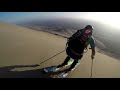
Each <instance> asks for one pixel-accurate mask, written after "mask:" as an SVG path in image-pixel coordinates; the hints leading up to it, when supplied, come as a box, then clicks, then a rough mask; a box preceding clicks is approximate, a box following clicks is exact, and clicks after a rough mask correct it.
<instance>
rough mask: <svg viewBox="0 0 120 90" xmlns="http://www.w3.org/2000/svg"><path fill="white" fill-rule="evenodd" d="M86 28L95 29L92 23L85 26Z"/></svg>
mask: <svg viewBox="0 0 120 90" xmlns="http://www.w3.org/2000/svg"><path fill="white" fill-rule="evenodd" d="M85 29H92V30H93V29H94V28H93V27H92V26H91V25H87V26H86V27H85Z"/></svg>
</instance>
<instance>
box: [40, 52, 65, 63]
mask: <svg viewBox="0 0 120 90" xmlns="http://www.w3.org/2000/svg"><path fill="white" fill-rule="evenodd" d="M64 51H65V50H63V51H61V52H59V53H57V54H56V55H54V56H52V57H50V58H48V59H46V60H44V61H43V62H41V63H40V65H41V64H42V63H44V62H46V61H48V60H50V59H52V58H54V57H55V56H57V55H59V54H60V53H62V52H64Z"/></svg>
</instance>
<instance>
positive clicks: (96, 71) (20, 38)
mask: <svg viewBox="0 0 120 90" xmlns="http://www.w3.org/2000/svg"><path fill="white" fill-rule="evenodd" d="M66 41H67V40H66V38H63V37H61V36H57V35H53V34H50V33H47V32H42V31H34V30H31V29H27V28H23V27H20V26H16V25H12V24H8V23H0V70H1V71H0V77H4V76H6V77H10V76H7V75H6V74H7V73H3V72H2V68H3V67H7V66H15V65H23V67H14V68H12V69H11V71H14V72H15V71H29V70H38V71H39V69H41V68H44V67H48V66H53V65H57V64H60V63H62V61H63V60H64V59H65V58H66V53H65V52H64V53H61V54H60V55H58V56H56V57H54V58H52V59H51V60H49V61H48V62H45V63H44V64H42V65H40V66H37V67H31V66H30V65H35V64H39V63H41V62H42V61H44V60H46V59H47V58H49V57H51V56H53V55H55V54H56V53H59V52H60V51H62V50H64V49H65V44H66ZM90 55H91V51H90V50H89V51H88V52H87V53H85V54H84V57H83V58H82V60H81V61H80V65H79V66H78V67H77V68H76V69H75V70H74V71H73V73H71V74H70V75H69V78H89V77H90V69H91V59H90ZM24 65H28V67H24ZM119 69H120V61H119V60H117V59H114V58H112V57H109V56H107V55H104V54H102V53H98V52H97V53H96V57H95V59H94V64H93V78H119V77H120V70H119ZM11 73H12V72H11ZM3 74H4V75H3ZM32 74H34V73H32ZM35 74H36V73H35ZM35 74H34V75H35ZM19 75H21V74H19ZM19 75H18V77H19ZM23 77H24V76H23ZM35 77H37V75H35Z"/></svg>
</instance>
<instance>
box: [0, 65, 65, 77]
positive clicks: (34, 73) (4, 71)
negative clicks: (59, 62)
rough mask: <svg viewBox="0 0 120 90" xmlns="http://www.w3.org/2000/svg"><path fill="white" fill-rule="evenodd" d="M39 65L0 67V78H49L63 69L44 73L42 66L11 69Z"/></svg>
mask: <svg viewBox="0 0 120 90" xmlns="http://www.w3.org/2000/svg"><path fill="white" fill-rule="evenodd" d="M38 66H39V65H37V64H36V65H15V66H6V67H0V78H51V77H50V76H51V75H56V74H59V73H62V72H64V71H65V70H64V71H59V72H52V73H45V72H43V69H44V68H41V69H35V70H25V71H12V70H13V69H15V68H27V67H32V68H34V67H38Z"/></svg>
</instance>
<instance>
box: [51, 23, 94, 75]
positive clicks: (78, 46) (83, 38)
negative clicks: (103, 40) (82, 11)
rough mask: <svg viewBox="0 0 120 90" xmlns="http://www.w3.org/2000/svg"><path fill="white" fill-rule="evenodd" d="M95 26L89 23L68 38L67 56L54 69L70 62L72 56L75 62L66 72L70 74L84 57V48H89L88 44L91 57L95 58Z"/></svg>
mask: <svg viewBox="0 0 120 90" xmlns="http://www.w3.org/2000/svg"><path fill="white" fill-rule="evenodd" d="M92 33H93V27H92V26H91V25H87V26H86V27H85V28H83V29H80V30H77V32H76V33H74V34H73V35H72V36H71V37H70V38H68V42H67V44H66V45H67V48H66V54H67V57H66V59H65V60H64V62H63V63H62V64H60V65H57V66H56V67H55V68H54V69H53V71H56V70H59V69H60V68H61V67H63V66H65V65H67V64H68V62H69V60H70V58H72V59H74V61H73V63H72V64H71V66H70V68H68V69H67V70H66V71H65V72H64V74H66V75H67V74H68V72H70V71H71V70H72V69H74V67H75V66H76V64H77V63H78V61H79V60H81V58H82V57H83V54H84V50H85V49H87V47H88V45H89V44H90V46H91V48H90V49H91V50H92V53H91V59H94V56H95V40H94V37H93V36H92Z"/></svg>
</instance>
